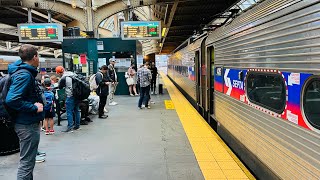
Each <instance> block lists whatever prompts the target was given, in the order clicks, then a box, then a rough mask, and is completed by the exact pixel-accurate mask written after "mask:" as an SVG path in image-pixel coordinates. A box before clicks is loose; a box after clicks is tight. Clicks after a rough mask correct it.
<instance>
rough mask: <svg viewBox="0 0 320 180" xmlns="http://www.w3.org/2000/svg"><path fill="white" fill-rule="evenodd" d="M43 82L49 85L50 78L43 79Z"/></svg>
mask: <svg viewBox="0 0 320 180" xmlns="http://www.w3.org/2000/svg"><path fill="white" fill-rule="evenodd" d="M43 84H44V85H45V86H50V85H51V79H48V78H46V79H44V81H43Z"/></svg>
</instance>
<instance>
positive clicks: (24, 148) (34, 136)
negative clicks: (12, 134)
mask: <svg viewBox="0 0 320 180" xmlns="http://www.w3.org/2000/svg"><path fill="white" fill-rule="evenodd" d="M15 131H16V133H17V135H18V137H19V141H20V162H19V167H18V173H17V180H32V179H33V169H34V165H35V163H36V155H37V152H38V145H39V141H40V128H39V123H35V124H30V125H23V124H15Z"/></svg>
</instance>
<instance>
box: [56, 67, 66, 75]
mask: <svg viewBox="0 0 320 180" xmlns="http://www.w3.org/2000/svg"><path fill="white" fill-rule="evenodd" d="M63 72H64V68H63V67H62V66H57V67H56V73H57V74H60V73H63Z"/></svg>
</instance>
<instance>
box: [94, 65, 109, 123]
mask: <svg viewBox="0 0 320 180" xmlns="http://www.w3.org/2000/svg"><path fill="white" fill-rule="evenodd" d="M95 81H96V84H97V85H98V88H97V91H96V92H97V95H98V96H99V98H100V100H99V118H102V119H105V118H107V117H108V115H104V107H105V105H106V103H107V97H108V94H109V84H110V81H111V79H110V78H109V76H108V66H107V65H103V66H102V67H101V70H100V71H99V72H97V74H96V76H95Z"/></svg>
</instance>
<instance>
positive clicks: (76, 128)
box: [73, 126, 81, 131]
mask: <svg viewBox="0 0 320 180" xmlns="http://www.w3.org/2000/svg"><path fill="white" fill-rule="evenodd" d="M73 130H75V131H78V130H81V128H80V126H78V127H74V128H73Z"/></svg>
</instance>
